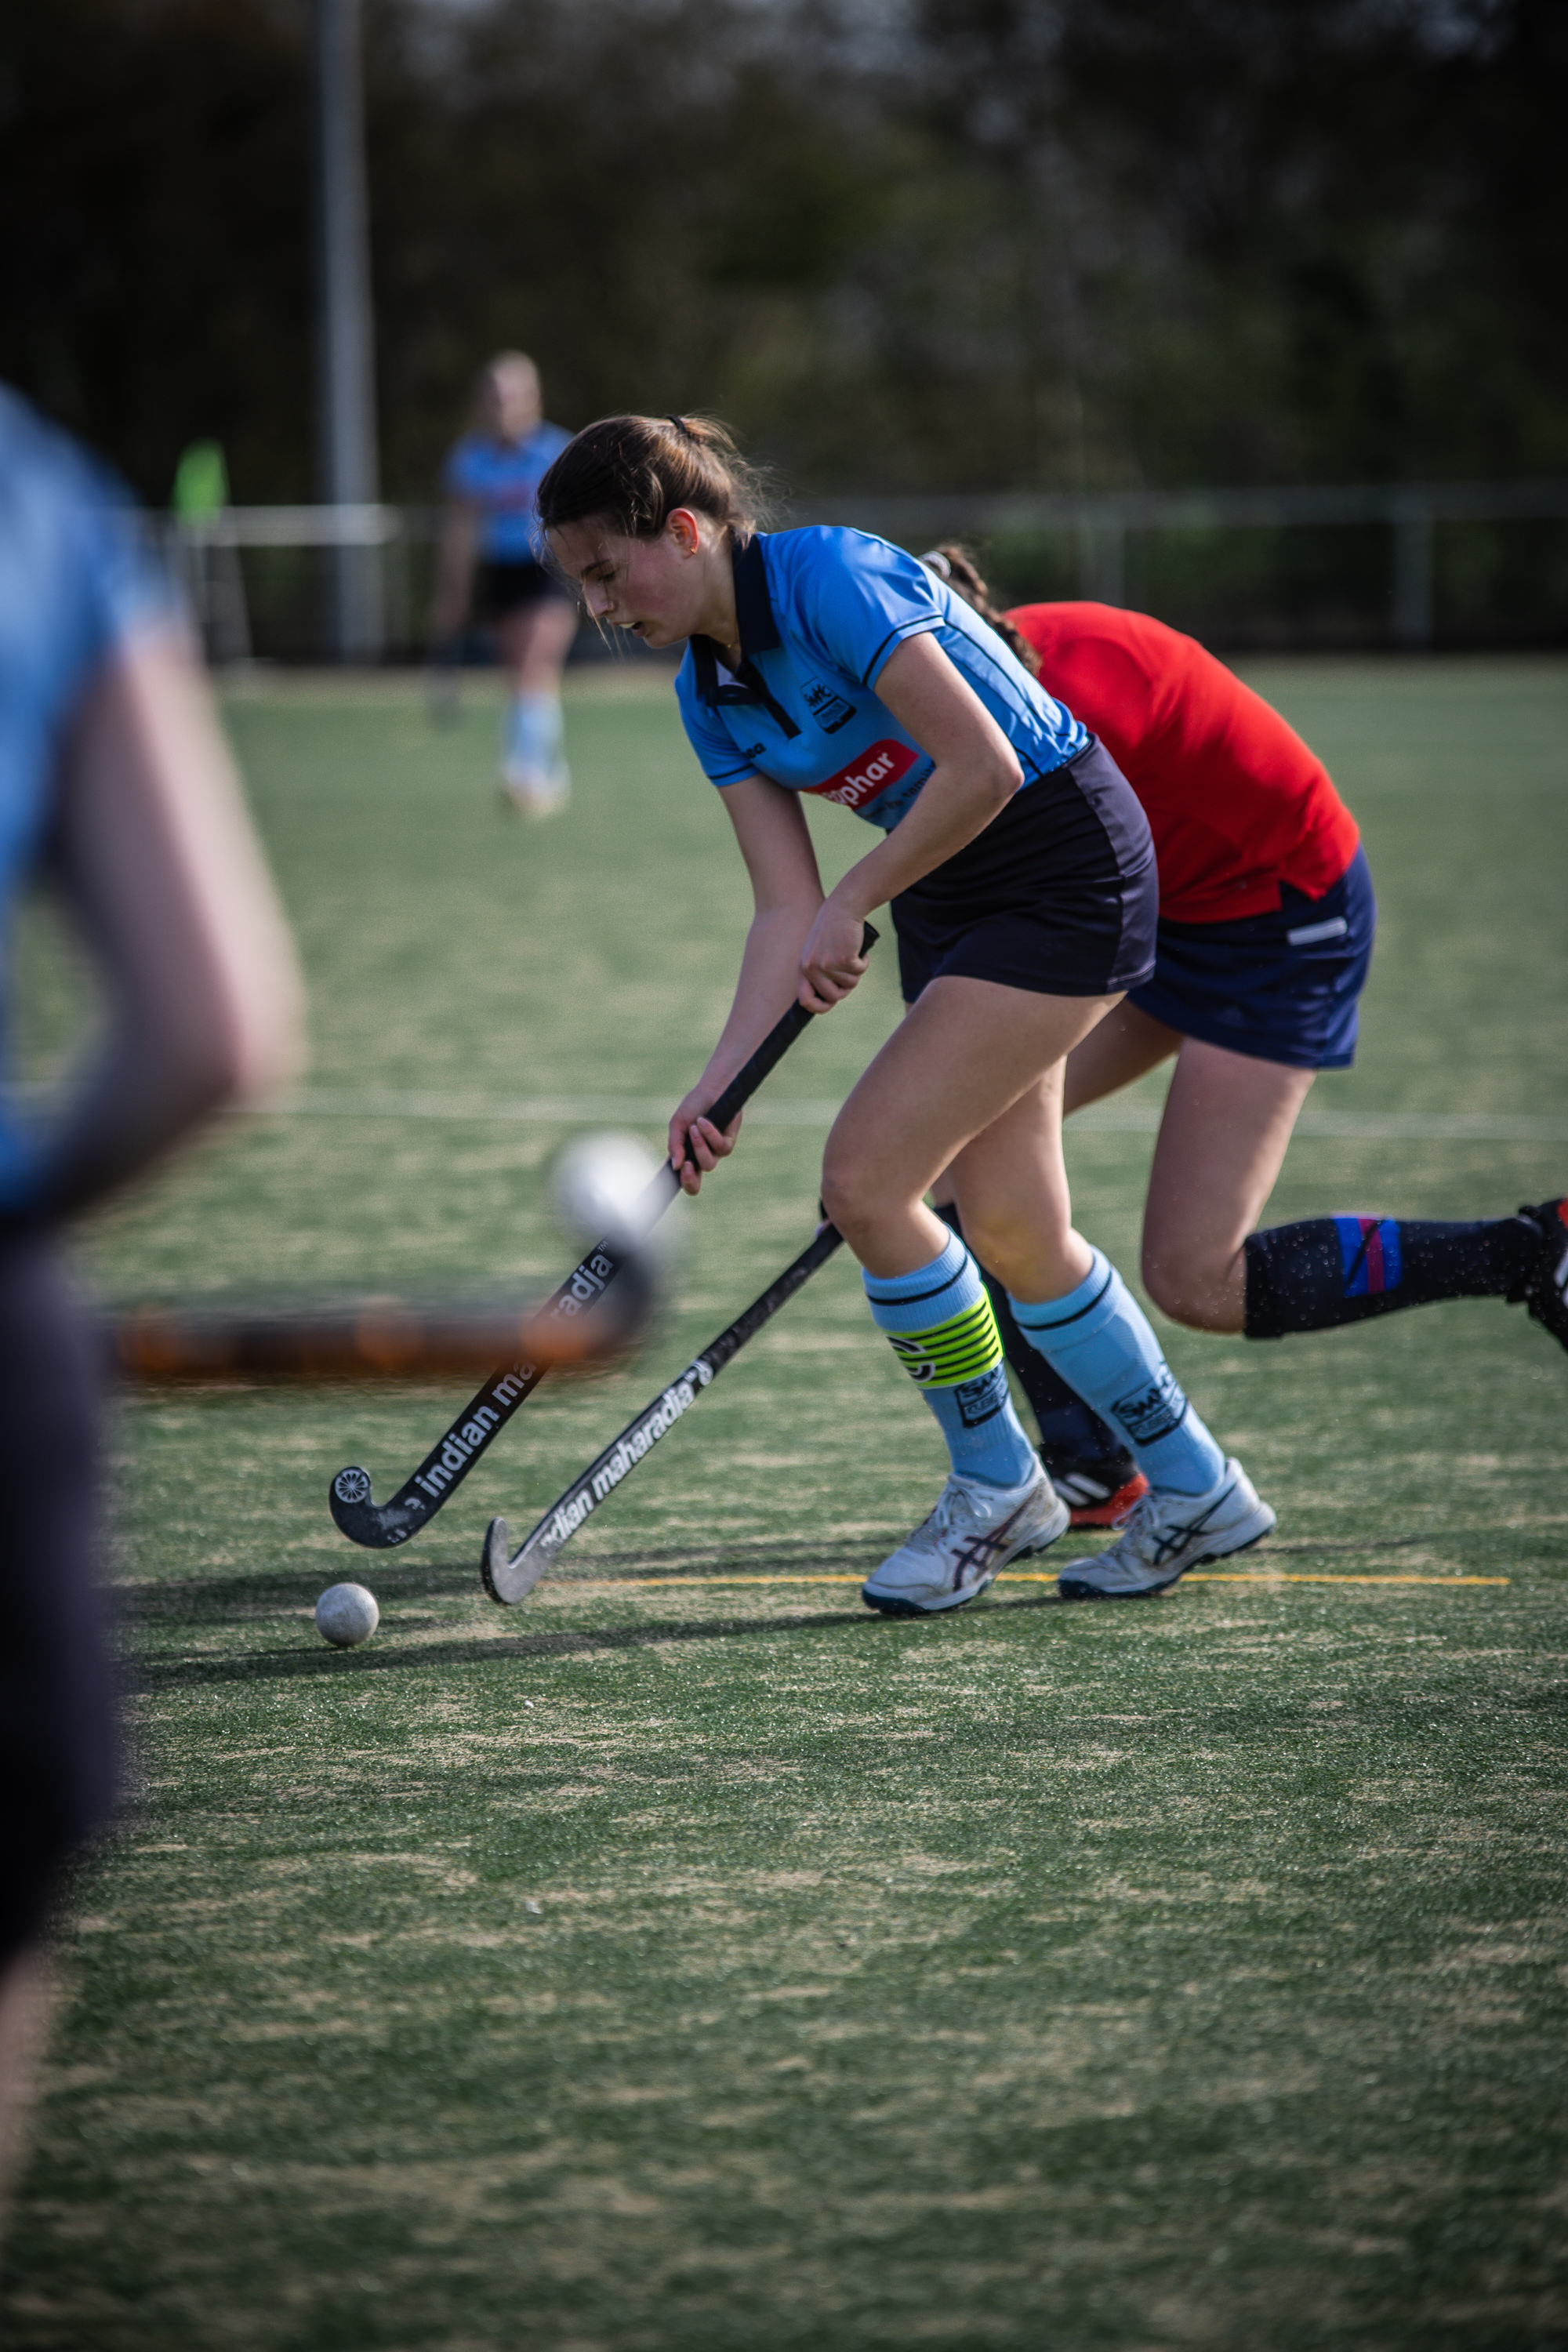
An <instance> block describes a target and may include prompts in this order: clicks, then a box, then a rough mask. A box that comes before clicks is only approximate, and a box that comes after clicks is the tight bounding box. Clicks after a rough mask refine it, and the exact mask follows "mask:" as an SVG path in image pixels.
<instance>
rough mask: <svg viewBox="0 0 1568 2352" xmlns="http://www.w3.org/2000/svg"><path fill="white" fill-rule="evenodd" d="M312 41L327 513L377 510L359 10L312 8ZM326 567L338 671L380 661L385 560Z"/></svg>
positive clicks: (322, 2) (347, 550)
mask: <svg viewBox="0 0 1568 2352" xmlns="http://www.w3.org/2000/svg"><path fill="white" fill-rule="evenodd" d="M311 32H312V47H313V52H314V57H313V63H314V85H315V132H316V137H315V150H316V205H315V228H316V466H317V476H318V492H319V495H320V497H321V499H322V501H323V503H324V504H326V505H328V506H335V507H345V506H361V505H370V504H373V503H374V501H375V499H377V498H378V497H379V495H380V490H379V474H380V467H379V464H378V461H377V453H376V433H375V343H374V318H373V313H372V309H371V294H370V236H369V217H368V215H369V206H368V203H367V200H366V193H365V171H364V100H363V90H362V85H361V75H360V0H311ZM344 520H345V522H346V521H347V520H348V519H347V518H346V517H345V518H344ZM326 560H327V589H328V593H327V631H328V637H329V641H330V644H331V651H332V653H333V654H334V655H335V656H336V657H337V659H338V660H339V661H374V660H376V659H378V658H379V656H380V654H381V651H382V646H383V642H384V629H383V614H382V580H381V558H380V551H379V550H378V549H377V548H376V547H374V545H367V544H363V543H362V544H359V545H355V544H353V543H352V542H349V541H346V540H345V541H338V542H337V543H335V544H333V545H332V546H331V547H329V548H328V550H327V556H326Z"/></svg>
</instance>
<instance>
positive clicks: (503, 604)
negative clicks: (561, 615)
mask: <svg viewBox="0 0 1568 2352" xmlns="http://www.w3.org/2000/svg"><path fill="white" fill-rule="evenodd" d="M475 588H476V593H475V600H474V601H475V604H476V605H477V607H478V611H479V618H480V620H481V621H504V620H505V618H506V617H507V614H509V613H521V611H522V609H523V607H524V606H525V605H527V604H543V603H545V602H546V601H547V600H548V599H549V598H551V597H553V598H554V599H555V600H556V602H557V603H559V604H574V603H575V601H576V600H575V598H574V595H573V593H572V591H571V589H570V588H568V587H567V585H566V583H565V582H564V581H563V579H562V578H561V576H560V574H559V573H558V572H552V570H551V569H550V566H549V565H548V564H547V563H515V562H500V561H499V560H492V559H487V560H486V561H485V562H483V563H481V564H480V566H479V577H478V580H477V582H476V583H475Z"/></svg>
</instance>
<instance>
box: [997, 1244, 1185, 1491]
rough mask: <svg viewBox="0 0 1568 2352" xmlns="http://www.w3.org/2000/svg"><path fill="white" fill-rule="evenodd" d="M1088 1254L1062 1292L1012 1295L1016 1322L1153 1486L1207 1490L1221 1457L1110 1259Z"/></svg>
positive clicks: (1171, 1488)
mask: <svg viewBox="0 0 1568 2352" xmlns="http://www.w3.org/2000/svg"><path fill="white" fill-rule="evenodd" d="M1093 1255H1094V1263H1093V1265H1091V1266H1090V1268H1089V1273H1088V1275H1087V1276H1086V1277H1085V1279H1084V1280H1083V1281H1082V1282H1080V1283H1079V1286H1078V1288H1077V1289H1076V1290H1070V1291H1069V1292H1068V1295H1067V1297H1065V1298H1047V1299H1044V1300H1041V1301H1039V1302H1038V1303H1037V1304H1035V1305H1029V1304H1027V1303H1026V1302H1024V1301H1022V1300H1019V1299H1017V1298H1015V1299H1014V1300H1013V1302H1012V1306H1013V1313H1014V1315H1015V1316H1016V1318H1017V1323H1018V1328H1019V1329H1020V1330H1021V1331H1022V1332H1023V1334H1024V1336H1025V1338H1026V1339H1027V1340H1028V1341H1029V1342H1030V1344H1031V1345H1032V1346H1034V1347H1036V1348H1038V1349H1039V1350H1040V1353H1041V1354H1042V1355H1043V1356H1047V1357H1048V1358H1049V1360H1050V1361H1051V1363H1052V1364H1053V1365H1054V1366H1055V1368H1056V1370H1058V1372H1059V1373H1060V1374H1061V1376H1062V1378H1063V1379H1064V1380H1065V1381H1068V1382H1070V1384H1071V1386H1072V1387H1073V1388H1074V1389H1075V1390H1076V1391H1077V1392H1078V1394H1079V1396H1082V1397H1087V1398H1088V1399H1089V1403H1090V1404H1092V1405H1093V1406H1094V1407H1095V1408H1096V1409H1097V1411H1099V1412H1101V1413H1103V1414H1104V1416H1105V1418H1106V1420H1107V1421H1109V1422H1110V1424H1111V1426H1112V1428H1114V1429H1120V1430H1121V1431H1122V1432H1124V1433H1125V1435H1126V1439H1127V1443H1128V1444H1129V1445H1130V1446H1131V1450H1132V1454H1133V1457H1134V1459H1135V1460H1136V1462H1137V1464H1138V1467H1139V1468H1140V1470H1142V1473H1143V1475H1144V1476H1145V1477H1146V1478H1147V1479H1148V1481H1149V1484H1150V1485H1151V1486H1159V1487H1163V1488H1164V1489H1165V1490H1166V1491H1167V1492H1168V1493H1172V1494H1177V1495H1205V1494H1207V1492H1208V1490H1209V1488H1210V1487H1211V1486H1216V1485H1217V1484H1218V1482H1219V1479H1220V1477H1221V1475H1222V1474H1223V1472H1224V1469H1225V1456H1224V1454H1222V1453H1221V1452H1220V1449H1219V1447H1218V1446H1217V1445H1216V1444H1215V1441H1214V1439H1213V1438H1212V1437H1211V1436H1210V1434H1209V1432H1208V1430H1207V1429H1206V1428H1205V1425H1204V1423H1203V1422H1202V1421H1201V1420H1200V1419H1199V1417H1198V1415H1197V1414H1196V1413H1195V1412H1194V1411H1193V1408H1192V1406H1191V1404H1190V1403H1189V1402H1188V1401H1187V1397H1186V1394H1185V1392H1184V1390H1183V1389H1182V1388H1181V1386H1180V1384H1179V1383H1178V1381H1177V1380H1176V1376H1175V1374H1174V1373H1173V1371H1172V1370H1171V1368H1170V1366H1169V1365H1168V1364H1167V1363H1166V1361H1165V1360H1164V1358H1163V1356H1162V1354H1161V1353H1160V1343H1159V1341H1158V1340H1157V1339H1155V1337H1154V1334H1153V1332H1152V1329H1151V1328H1150V1326H1149V1318H1148V1317H1147V1316H1146V1315H1145V1314H1144V1312H1143V1310H1142V1307H1140V1306H1139V1304H1138V1302H1137V1300H1136V1299H1135V1298H1134V1297H1133V1296H1132V1294H1131V1291H1130V1290H1129V1289H1128V1287H1127V1285H1126V1284H1125V1283H1124V1282H1123V1281H1122V1279H1121V1276H1120V1275H1119V1274H1118V1273H1117V1271H1116V1268H1115V1267H1114V1266H1113V1265H1111V1263H1110V1259H1109V1258H1106V1257H1104V1256H1102V1255H1101V1254H1100V1251H1099V1250H1096V1251H1095V1252H1094V1254H1093Z"/></svg>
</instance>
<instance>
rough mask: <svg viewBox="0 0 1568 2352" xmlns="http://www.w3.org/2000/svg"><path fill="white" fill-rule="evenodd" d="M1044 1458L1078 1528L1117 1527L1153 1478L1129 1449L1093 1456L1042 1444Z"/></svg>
mask: <svg viewBox="0 0 1568 2352" xmlns="http://www.w3.org/2000/svg"><path fill="white" fill-rule="evenodd" d="M1040 1459H1041V1461H1042V1462H1043V1463H1044V1464H1045V1465H1046V1468H1047V1472H1048V1473H1049V1475H1050V1481H1051V1484H1052V1486H1054V1487H1055V1488H1056V1490H1057V1492H1058V1495H1059V1496H1061V1498H1062V1500H1063V1502H1064V1503H1065V1504H1066V1505H1067V1507H1068V1510H1069V1511H1070V1512H1071V1513H1072V1524H1073V1526H1074V1527H1075V1528H1113V1527H1115V1526H1116V1524H1117V1522H1118V1521H1119V1520H1120V1519H1122V1518H1124V1517H1126V1515H1127V1513H1128V1512H1129V1511H1130V1510H1131V1508H1132V1506H1133V1504H1134V1503H1136V1502H1138V1501H1139V1500H1140V1499H1141V1498H1142V1496H1144V1495H1146V1494H1147V1493H1148V1491H1149V1481H1148V1480H1147V1478H1145V1477H1144V1475H1143V1473H1142V1470H1140V1469H1139V1467H1138V1465H1137V1464H1136V1462H1134V1460H1133V1459H1132V1456H1131V1454H1128V1453H1125V1452H1123V1453H1117V1454H1095V1455H1094V1456H1093V1457H1092V1458H1090V1457H1088V1456H1085V1455H1083V1454H1064V1453H1062V1452H1061V1451H1060V1450H1059V1449H1058V1448H1057V1447H1056V1446H1052V1447H1050V1448H1049V1449H1047V1447H1045V1446H1044V1445H1042V1446H1041V1448H1040Z"/></svg>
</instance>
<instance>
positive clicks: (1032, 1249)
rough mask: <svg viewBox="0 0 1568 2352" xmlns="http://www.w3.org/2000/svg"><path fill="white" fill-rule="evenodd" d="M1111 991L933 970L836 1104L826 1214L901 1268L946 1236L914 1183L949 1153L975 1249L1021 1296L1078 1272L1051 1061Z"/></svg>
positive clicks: (1088, 1025)
mask: <svg viewBox="0 0 1568 2352" xmlns="http://www.w3.org/2000/svg"><path fill="white" fill-rule="evenodd" d="M1114 1001H1115V1000H1113V999H1107V998H1104V997H1093V998H1091V997H1071V996H1038V995H1036V994H1035V993H1034V992H1032V991H1030V990H1027V989H1019V988H1004V987H1002V986H1001V985H999V984H998V983H997V982H994V981H987V980H968V979H943V980H936V981H933V982H931V986H930V987H929V988H928V989H926V990H925V991H924V992H923V993H922V995H921V998H920V1001H919V1003H916V1004H914V1005H913V1006H911V1008H910V1012H909V1013H907V1014H906V1015H905V1018H904V1020H903V1021H902V1023H901V1024H900V1026H899V1028H898V1029H897V1030H895V1032H894V1034H893V1035H892V1036H891V1037H890V1038H889V1040H888V1043H887V1044H886V1045H884V1046H883V1048H882V1050H881V1052H880V1053H879V1055H877V1057H876V1059H875V1061H874V1062H873V1063H872V1064H871V1066H870V1067H869V1068H868V1070H867V1071H866V1073H865V1075H864V1076H863V1077H862V1078H861V1079H860V1082H859V1084H858V1086H857V1087H856V1088H855V1090H854V1092H853V1093H852V1094H851V1095H850V1097H849V1099H848V1101H847V1103H846V1104H845V1106H844V1108H843V1109H842V1110H841V1111H840V1113H839V1115H838V1118H837V1121H836V1123H835V1125H834V1129H833V1132H832V1134H831V1135H830V1136H829V1138H828V1141H827V1151H826V1159H825V1161H824V1165H823V1198H824V1201H825V1202H826V1207H827V1212H828V1214H829V1215H830V1216H831V1217H832V1219H833V1221H834V1223H836V1224H837V1226H838V1229H839V1231H840V1232H841V1233H842V1234H843V1235H844V1237H845V1239H846V1240H847V1242H848V1244H849V1246H850V1248H851V1249H852V1250H853V1251H854V1252H855V1255H856V1256H857V1257H858V1259H859V1260H860V1262H861V1264H862V1265H864V1266H865V1267H866V1268H867V1270H868V1272H869V1273H871V1274H873V1275H877V1276H884V1277H890V1276H898V1275H903V1274H912V1273H913V1272H914V1271H915V1269H916V1268H917V1267H919V1266H921V1265H929V1264H930V1262H931V1259H932V1258H933V1257H935V1256H936V1255H938V1253H939V1252H940V1251H941V1250H942V1248H943V1247H944V1246H945V1244H946V1242H947V1238H948V1236H947V1233H946V1229H945V1228H944V1226H943V1225H942V1221H941V1219H940V1218H938V1217H937V1216H936V1215H934V1214H933V1213H932V1212H931V1210H930V1209H928V1208H927V1207H926V1206H925V1205H924V1197H923V1196H924V1194H925V1192H926V1191H927V1190H928V1188H929V1187H930V1185H931V1182H932V1181H933V1180H934V1179H935V1178H936V1177H937V1176H938V1175H939V1174H940V1173H941V1171H942V1170H943V1169H944V1168H946V1167H947V1166H948V1165H949V1164H950V1162H954V1161H958V1160H962V1163H963V1165H962V1172H961V1173H959V1174H958V1175H957V1180H956V1181H957V1182H958V1184H959V1185H960V1186H961V1187H962V1195H961V1197H962V1198H963V1200H966V1201H968V1202H970V1203H971V1204H972V1205H973V1213H974V1215H975V1217H976V1220H977V1222H978V1223H979V1224H980V1225H981V1227H982V1229H983V1231H984V1235H985V1243H984V1246H985V1248H986V1250H987V1252H988V1259H987V1262H988V1263H989V1264H991V1265H992V1266H993V1267H994V1271H995V1272H996V1274H997V1275H998V1276H1000V1277H1001V1279H1002V1280H1003V1281H1004V1282H1005V1283H1006V1284H1007V1286H1008V1287H1009V1288H1010V1289H1011V1290H1013V1291H1014V1292H1015V1294H1016V1296H1017V1297H1022V1298H1030V1299H1044V1298H1058V1297H1062V1296H1063V1295H1064V1294H1065V1293H1066V1292H1068V1291H1069V1290H1071V1289H1073V1288H1075V1287H1076V1286H1077V1285H1078V1284H1079V1282H1081V1281H1082V1280H1083V1278H1084V1276H1085V1275H1086V1274H1087V1273H1088V1271H1089V1264H1090V1258H1089V1248H1088V1244H1086V1243H1085V1242H1084V1241H1082V1240H1081V1239H1080V1237H1079V1235H1078V1234H1075V1233H1074V1232H1073V1229H1072V1223H1071V1208H1070V1204H1069V1202H1068V1187H1067V1178H1066V1173H1065V1171H1064V1170H1063V1166H1062V1158H1061V1135H1060V1118H1061V1076H1060V1065H1061V1063H1062V1061H1063V1059H1064V1058H1065V1056H1066V1055H1068V1053H1070V1052H1071V1050H1072V1048H1073V1046H1074V1045H1077V1044H1078V1043H1079V1039H1080V1038H1082V1037H1084V1036H1086V1035H1087V1034H1088V1033H1089V1030H1090V1029H1092V1028H1093V1026H1094V1025H1095V1024H1096V1023H1097V1022H1098V1021H1100V1019H1101V1018H1102V1016H1103V1014H1104V1013H1106V1011H1107V1010H1108V1009H1109V1006H1110V1003H1112V1002H1114Z"/></svg>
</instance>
